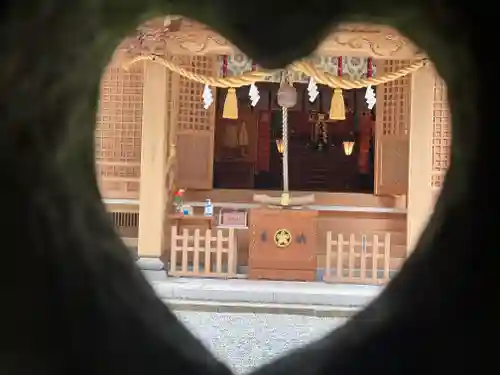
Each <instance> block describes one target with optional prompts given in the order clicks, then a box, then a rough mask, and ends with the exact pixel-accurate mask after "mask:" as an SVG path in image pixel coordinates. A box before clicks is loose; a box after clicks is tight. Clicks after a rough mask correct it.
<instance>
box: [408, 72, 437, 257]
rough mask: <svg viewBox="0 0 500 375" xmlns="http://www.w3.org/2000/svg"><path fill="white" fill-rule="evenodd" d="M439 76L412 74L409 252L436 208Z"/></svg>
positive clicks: (421, 73)
mask: <svg viewBox="0 0 500 375" xmlns="http://www.w3.org/2000/svg"><path fill="white" fill-rule="evenodd" d="M435 80H436V74H435V71H434V69H433V68H432V67H425V68H422V69H420V70H419V71H417V72H416V73H413V74H412V95H411V115H410V121H411V126H410V152H409V175H408V215H407V225H408V226H407V249H408V250H407V251H408V254H410V252H411V251H412V250H413V248H414V247H415V245H416V243H417V241H418V238H419V237H420V234H421V233H422V230H423V229H424V228H425V225H426V224H427V221H428V220H429V217H430V215H431V213H432V210H433V207H434V191H433V190H434V189H433V188H432V186H431V179H432V172H433V168H432V165H433V164H432V137H433V125H434V124H433V110H434V108H433V106H434V90H435Z"/></svg>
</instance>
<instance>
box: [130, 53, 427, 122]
mask: <svg viewBox="0 0 500 375" xmlns="http://www.w3.org/2000/svg"><path fill="white" fill-rule="evenodd" d="M144 60H148V61H154V62H157V63H159V64H162V65H163V66H164V67H166V68H167V69H169V70H170V71H172V72H174V73H177V74H179V75H181V76H183V77H185V78H187V79H191V80H193V81H195V82H198V83H201V84H204V85H210V86H215V87H218V88H227V89H228V92H227V95H226V100H225V103H224V109H223V117H224V118H227V119H237V118H238V99H237V97H236V88H237V87H242V86H249V85H251V84H252V83H256V82H265V81H266V78H267V77H270V76H272V75H273V74H276V71H269V70H256V71H252V72H248V73H245V74H242V75H239V76H232V77H227V76H226V73H227V72H225V71H224V69H223V72H222V73H223V76H222V77H211V76H206V75H202V74H197V73H194V72H192V71H189V70H187V69H184V68H183V67H181V66H179V65H177V64H175V63H174V62H172V61H168V60H166V59H164V58H162V57H161V56H157V55H147V56H146V55H141V56H136V57H135V58H133V59H132V60H130V61H128V62H127V63H126V64H124V66H123V67H124V69H125V70H128V68H129V67H130V66H131V65H133V64H135V63H137V62H139V61H144ZM339 62H340V60H339ZM427 64H428V60H427V59H422V60H419V61H417V62H415V63H413V64H411V65H409V66H407V67H405V68H402V69H400V70H398V71H396V72H391V73H387V74H385V75H383V76H381V77H370V78H359V79H346V78H343V77H337V76H335V75H333V74H331V73H328V72H323V71H320V70H318V69H316V68H315V67H314V65H313V64H312V63H311V62H308V61H306V60H301V61H296V62H294V63H292V64H290V65H289V67H288V69H290V70H291V71H295V72H300V73H302V74H304V75H307V76H309V77H311V78H314V81H315V82H316V83H318V84H322V85H326V86H329V87H331V88H333V89H334V93H333V96H332V105H331V108H330V118H331V119H332V120H344V119H345V104H344V98H343V94H342V90H343V89H344V90H350V89H358V88H366V87H368V86H372V85H379V84H383V83H387V82H392V81H395V80H396V79H399V78H402V77H404V76H406V75H408V74H411V73H414V72H416V71H417V70H419V69H421V68H422V67H424V66H426V65H427ZM223 66H225V64H223Z"/></svg>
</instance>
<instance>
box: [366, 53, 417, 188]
mask: <svg viewBox="0 0 500 375" xmlns="http://www.w3.org/2000/svg"><path fill="white" fill-rule="evenodd" d="M410 64H411V61H410V60H382V61H380V62H379V69H380V70H382V72H380V73H379V74H385V73H389V72H394V71H397V70H399V69H401V68H403V67H405V66H408V65H410ZM410 106H411V75H409V76H406V77H403V78H400V79H397V80H395V81H392V82H389V83H385V84H383V85H378V86H377V105H376V114H377V116H376V127H375V193H376V194H377V195H405V194H407V192H408V161H409V160H408V158H409V154H408V152H409V126H410Z"/></svg>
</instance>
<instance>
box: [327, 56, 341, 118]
mask: <svg viewBox="0 0 500 375" xmlns="http://www.w3.org/2000/svg"><path fill="white" fill-rule="evenodd" d="M342 60H343V59H342V56H339V57H338V61H339V62H338V65H337V76H338V77H339V78H341V77H342ZM330 119H331V120H345V103H344V95H343V94H342V89H341V88H335V89H333V95H332V104H331V105H330Z"/></svg>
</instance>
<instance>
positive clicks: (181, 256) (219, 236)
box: [169, 226, 237, 278]
mask: <svg viewBox="0 0 500 375" xmlns="http://www.w3.org/2000/svg"><path fill="white" fill-rule="evenodd" d="M214 231H215V237H213V236H212V230H210V229H207V230H206V231H204V233H203V234H202V233H201V231H200V229H194V230H193V229H191V230H189V229H187V228H184V229H183V230H182V232H181V233H179V232H178V229H177V227H176V226H173V227H172V232H171V247H170V266H169V275H170V276H192V277H215V278H232V277H236V267H237V258H236V248H237V247H236V237H235V232H234V229H232V228H231V229H214Z"/></svg>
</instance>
